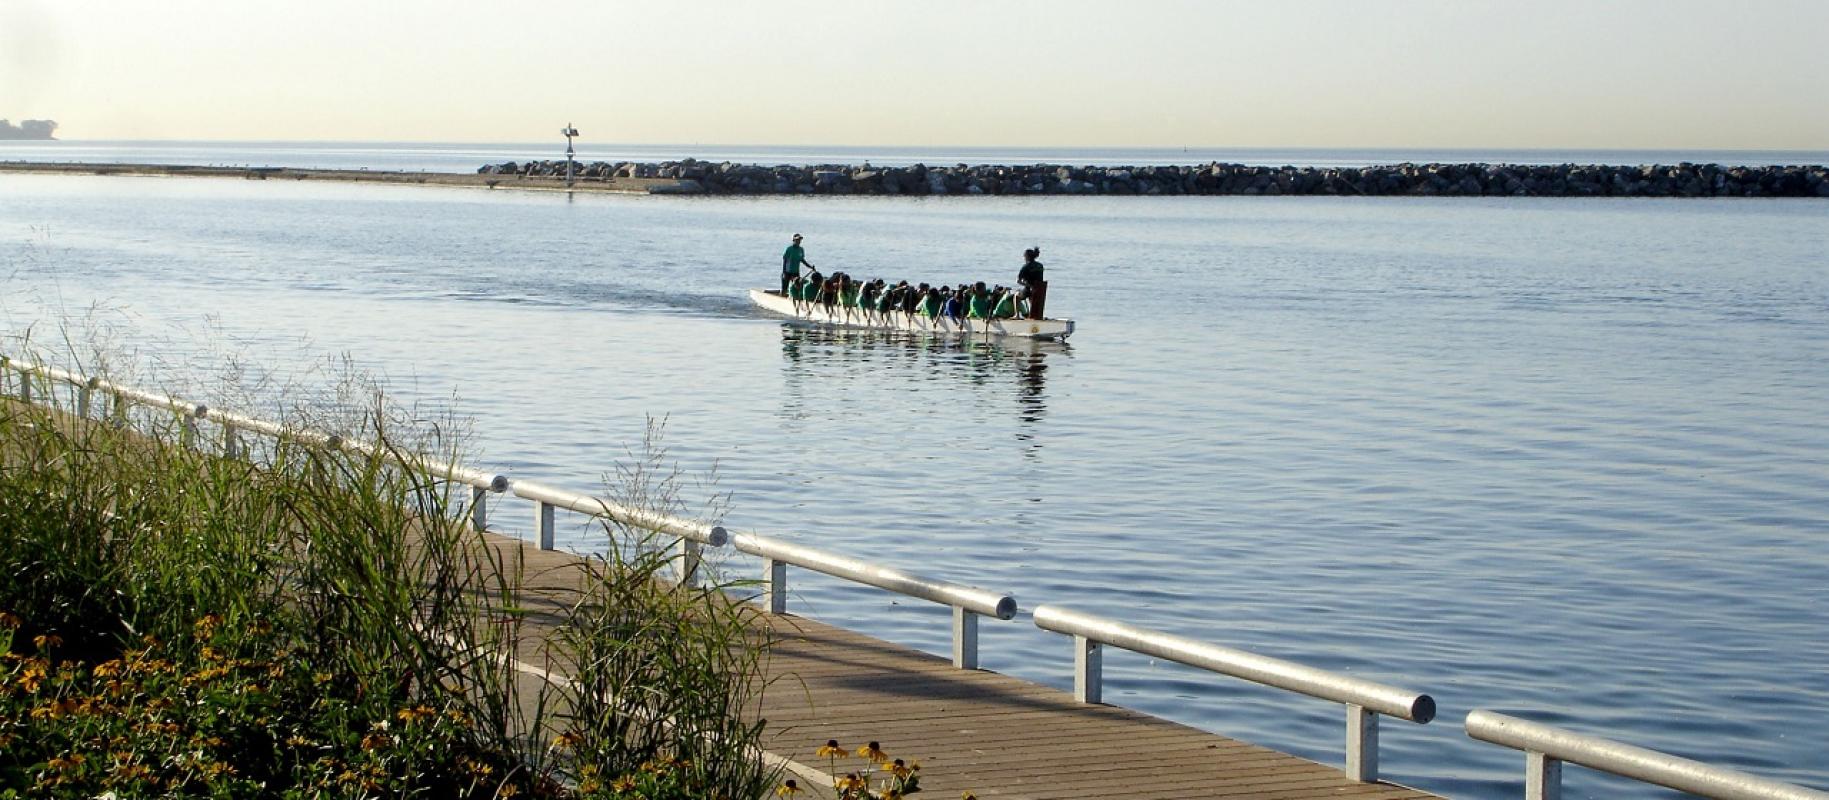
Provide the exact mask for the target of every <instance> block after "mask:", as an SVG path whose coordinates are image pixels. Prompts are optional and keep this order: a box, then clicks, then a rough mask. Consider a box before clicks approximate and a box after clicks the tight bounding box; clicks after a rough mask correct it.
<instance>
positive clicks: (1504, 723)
mask: <svg viewBox="0 0 1829 800" xmlns="http://www.w3.org/2000/svg"><path fill="white" fill-rule="evenodd" d="M1466 728H1467V735H1468V736H1469V737H1471V738H1473V739H1477V740H1479V741H1482V742H1491V743H1493V744H1496V745H1502V746H1504V747H1509V748H1512V749H1514V750H1522V751H1524V754H1525V773H1524V796H1525V798H1526V799H1527V800H1557V798H1560V797H1561V796H1562V762H1564V761H1567V762H1569V763H1571V764H1580V765H1582V766H1584V767H1589V768H1592V769H1597V770H1600V771H1602V772H1609V773H1612V774H1614V775H1619V776H1621V777H1625V778H1632V779H1633V780H1638V781H1644V782H1646V783H1652V784H1657V785H1658V786H1664V787H1668V788H1671V789H1676V790H1677V791H1680V792H1688V793H1690V794H1694V795H1700V796H1702V797H1712V798H1717V800H1829V792H1822V791H1818V790H1816V789H1810V788H1806V787H1803V786H1798V785H1796V784H1792V783H1783V782H1781V781H1775V780H1771V779H1770V778H1761V777H1759V776H1757V775H1751V774H1748V773H1745V772H1740V771H1738V770H1733V769H1728V768H1726V767H1717V766H1714V765H1711V764H1704V763H1702V762H1700V761H1691V760H1690V759H1687V758H1681V757H1679V756H1673V755H1670V754H1668V753H1660V752H1658V751H1656V750H1648V749H1645V748H1643V747H1636V746H1633V745H1629V744H1625V743H1622V742H1616V741H1613V740H1611V739H1602V738H1600V737H1598V736H1588V735H1585V734H1580V733H1575V732H1574V731H1569V730H1564V729H1562V728H1558V727H1555V726H1552V725H1544V724H1543V723H1540V722H1531V721H1529V720H1523V719H1519V718H1517V717H1511V716H1506V715H1504V714H1500V713H1497V712H1494V711H1486V710H1483V709H1474V710H1473V711H1472V712H1469V713H1468V714H1467V723H1466Z"/></svg>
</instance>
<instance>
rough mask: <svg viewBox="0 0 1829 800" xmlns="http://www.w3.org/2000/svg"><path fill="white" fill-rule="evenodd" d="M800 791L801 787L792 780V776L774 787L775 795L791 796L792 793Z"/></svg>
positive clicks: (795, 793)
mask: <svg viewBox="0 0 1829 800" xmlns="http://www.w3.org/2000/svg"><path fill="white" fill-rule="evenodd" d="M801 791H802V789H801V788H800V784H798V783H796V782H794V779H793V778H789V779H788V780H787V783H784V784H781V785H780V786H777V787H775V796H776V797H793V796H794V795H797V794H800V793H801Z"/></svg>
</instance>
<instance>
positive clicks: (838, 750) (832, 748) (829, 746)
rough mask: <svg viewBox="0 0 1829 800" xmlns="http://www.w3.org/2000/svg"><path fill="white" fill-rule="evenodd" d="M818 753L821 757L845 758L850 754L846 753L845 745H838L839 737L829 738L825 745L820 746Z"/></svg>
mask: <svg viewBox="0 0 1829 800" xmlns="http://www.w3.org/2000/svg"><path fill="white" fill-rule="evenodd" d="M816 755H818V756H819V757H820V758H844V757H845V756H847V755H850V754H849V753H846V752H845V749H844V748H843V747H839V746H838V740H837V739H827V740H826V743H825V746H824V747H821V748H819V752H818V753H816Z"/></svg>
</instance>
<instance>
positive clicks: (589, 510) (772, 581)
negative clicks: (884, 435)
mask: <svg viewBox="0 0 1829 800" xmlns="http://www.w3.org/2000/svg"><path fill="white" fill-rule="evenodd" d="M6 367H10V368H12V369H15V370H18V371H20V372H21V373H22V374H23V373H35V374H41V375H46V376H48V377H51V378H53V379H55V380H61V381H65V382H68V383H71V384H73V385H77V386H80V387H83V389H82V391H83V395H82V402H81V404H80V407H81V410H82V411H81V413H82V414H83V415H85V416H87V414H88V410H89V402H88V398H89V393H90V392H92V391H101V392H106V393H107V394H108V395H110V396H112V397H114V398H116V404H115V408H114V412H115V413H117V414H118V413H119V412H120V411H121V409H122V408H123V407H124V405H125V404H126V403H129V402H132V403H138V404H141V405H148V406H153V407H157V408H164V409H167V410H170V411H173V412H175V413H178V414H181V415H183V416H184V418H185V432H186V435H194V434H195V427H194V426H195V424H196V422H197V421H198V420H209V421H212V422H216V423H217V424H219V425H221V426H222V428H223V450H224V452H225V453H226V454H228V455H231V456H233V455H234V454H235V453H236V452H238V450H239V444H238V440H237V438H236V434H237V432H238V431H249V432H254V433H263V434H267V435H269V436H274V437H278V438H287V439H291V440H294V441H301V442H305V443H307V444H311V445H314V446H318V447H326V448H329V449H344V450H351V451H357V452H363V453H368V454H371V455H380V456H382V457H386V458H390V459H393V460H395V461H396V462H400V461H403V457H402V456H401V454H398V453H393V452H382V448H381V447H380V446H378V445H374V444H369V443H366V442H360V441H352V440H346V439H344V438H342V437H340V436H337V435H335V434H326V433H321V432H318V431H312V430H307V429H296V428H286V427H284V426H281V425H277V424H274V423H272V422H267V421H265V420H260V419H255V418H253V417H247V416H242V415H239V414H232V413H226V412H222V411H215V410H212V409H210V408H209V407H207V406H203V405H193V404H191V403H189V402H186V401H184V400H181V399H179V398H177V397H173V396H171V395H163V394H157V393H154V392H147V391H143V390H139V389H135V388H133V387H129V386H121V385H119V384H114V383H110V382H108V381H104V380H101V379H99V378H87V379H85V378H83V377H82V376H80V375H76V374H74V373H70V372H66V371H64V370H60V369H57V368H55V367H49V366H45V365H41V364H16V363H12V362H11V361H10V360H9V359H7V358H6V357H5V356H4V355H0V373H3V372H5V369H4V368H6ZM22 385H23V386H29V384H24V383H23V382H22ZM23 391H24V392H26V394H25V399H28V400H29V399H30V395H29V388H28V389H24V390H23ZM405 465H406V466H409V467H411V468H415V469H420V470H424V471H426V472H428V473H430V474H434V475H439V476H442V477H446V478H449V479H451V480H453V481H456V482H459V483H463V484H467V485H469V486H471V487H472V502H471V507H470V515H471V520H472V523H473V524H474V525H475V527H476V529H477V530H479V531H480V530H484V529H485V528H486V526H487V509H488V502H487V498H486V495H487V493H491V492H493V493H498V494H499V493H509V494H513V495H514V496H515V497H519V498H522V499H526V500H531V501H533V503H534V526H535V531H536V536H537V543H538V546H539V547H540V549H542V550H552V549H555V547H556V546H557V542H556V541H555V540H556V538H557V537H556V533H555V524H554V518H553V517H554V511H555V510H557V509H560V508H563V509H566V510H568V511H574V512H577V513H581V514H586V515H589V516H592V517H598V518H603V519H610V520H614V521H617V522H621V523H623V524H626V525H632V526H635V527H639V528H644V529H647V530H652V531H655V532H657V533H664V534H670V535H673V536H677V537H679V553H680V558H679V561H678V564H677V568H678V575H679V579H680V581H681V582H682V583H685V584H687V585H692V584H694V583H695V582H696V580H697V577H698V567H699V563H700V561H701V559H702V548H703V547H705V546H710V547H723V546H725V545H726V544H731V543H733V542H734V543H736V544H737V549H739V550H742V551H743V552H746V553H751V554H754V555H758V556H761V557H762V558H763V560H764V563H765V565H766V571H767V575H768V587H769V588H768V601H767V607H768V610H769V611H770V612H771V613H775V614H782V613H786V610H787V566H788V565H789V564H792V565H794V566H797V567H802V568H805V569H810V570H813V571H816V572H822V573H825V574H828V575H832V576H835V577H838V578H843V579H845V580H850V581H854V582H857V583H862V584H866V585H869V586H875V587H877V588H880V589H887V590H889V591H892V592H897V593H900V594H903V595H907V596H909V597H916V598H920V599H923V600H930V601H932V602H936V603H941V604H943V605H947V606H951V607H952V609H953V663H954V664H955V665H958V666H959V667H961V668H964V669H976V668H977V667H978V617H980V616H990V617H996V618H997V619H1000V620H1008V619H1011V618H1013V617H1015V616H1016V600H1015V598H1012V597H1011V596H1010V595H1008V594H999V593H996V592H991V591H987V590H984V589H979V588H976V587H972V586H966V585H963V584H958V583H952V582H949V581H943V580H937V579H933V578H926V577H922V576H919V575H914V574H912V573H908V572H904V571H902V570H898V569H895V568H892V567H884V566H880V565H877V564H871V563H868V562H865V561H859V560H857V559H852V558H846V557H844V556H840V555H835V554H832V553H827V552H824V551H821V550H817V549H814V548H811V547H805V546H802V545H797V544H793V543H790V542H785V541H781V540H779V539H771V538H769V537H766V536H762V535H760V534H756V533H749V532H745V533H743V534H739V535H735V536H733V535H732V534H731V533H730V532H728V531H726V530H725V529H724V528H723V527H722V526H719V525H712V524H710V523H705V522H699V521H695V520H687V519H682V518H679V517H675V516H671V515H668V514H662V513H658V512H653V511H648V510H645V509H638V508H632V507H629V506H626V505H622V504H619V503H614V502H611V501H608V500H604V499H603V498H599V497H593V496H591V495H587V494H581V493H578V492H572V491H568V490H565V489H560V488H556V487H552V486H547V485H545V484H541V483H536V482H533V481H521V480H510V479H509V478H507V477H506V476H503V475H498V474H494V473H489V472H482V471H479V470H473V469H469V468H466V467H462V466H459V465H457V464H455V463H446V462H437V461H429V460H421V459H417V458H411V460H410V461H409V462H408V463H406V464H405ZM739 540H740V541H739Z"/></svg>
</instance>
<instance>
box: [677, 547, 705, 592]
mask: <svg viewBox="0 0 1829 800" xmlns="http://www.w3.org/2000/svg"><path fill="white" fill-rule="evenodd" d="M679 547H680V555H679V566H678V570H679V578H680V585H681V586H684V587H686V588H688V589H692V588H697V587H698V585H699V561H700V550H699V543H698V542H695V541H693V540H691V539H688V538H686V537H684V536H681V537H680V545H679Z"/></svg>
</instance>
